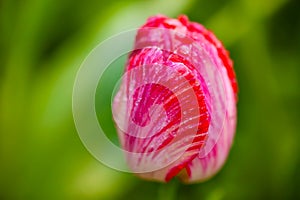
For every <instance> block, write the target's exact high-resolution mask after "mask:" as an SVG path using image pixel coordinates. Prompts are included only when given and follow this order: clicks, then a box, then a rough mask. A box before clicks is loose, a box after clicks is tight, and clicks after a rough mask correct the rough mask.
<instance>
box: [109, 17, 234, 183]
mask: <svg viewBox="0 0 300 200" xmlns="http://www.w3.org/2000/svg"><path fill="white" fill-rule="evenodd" d="M236 95H237V82H236V78H235V73H234V70H233V67H232V61H231V59H230V58H229V53H228V51H226V50H225V48H224V47H223V45H222V43H221V42H220V41H219V40H218V39H217V38H216V37H215V35H214V34H213V33H212V32H211V31H209V30H207V29H205V28H204V27H203V26H202V25H200V24H198V23H195V22H190V21H189V20H188V18H187V17H186V16H179V17H178V19H170V18H167V17H165V16H161V15H158V16H154V17H150V18H149V19H148V20H147V22H146V23H145V24H144V25H143V26H142V27H141V28H140V29H139V30H138V33H137V35H136V40H135V45H134V50H133V51H132V52H131V54H130V56H129V59H128V61H127V64H126V68H125V74H124V76H123V80H122V82H121V86H120V89H119V91H118V93H117V95H116V97H115V99H114V102H113V114H114V120H115V123H116V126H117V129H118V135H119V138H120V142H121V145H122V147H123V149H124V150H125V152H126V159H127V162H128V165H129V167H130V168H131V170H132V171H133V172H135V173H137V175H138V176H140V177H142V178H146V179H151V180H158V181H169V180H171V179H172V178H173V177H175V176H178V177H179V178H180V179H181V180H182V181H184V182H196V181H203V180H205V179H208V178H209V177H211V176H213V175H214V174H215V173H216V172H217V171H218V170H219V169H220V168H221V167H222V165H223V164H224V162H225V160H226V158H227V155H228V153H229V150H230V147H231V144H232V140H233V136H234V133H235V126H236V102H237V98H236Z"/></svg>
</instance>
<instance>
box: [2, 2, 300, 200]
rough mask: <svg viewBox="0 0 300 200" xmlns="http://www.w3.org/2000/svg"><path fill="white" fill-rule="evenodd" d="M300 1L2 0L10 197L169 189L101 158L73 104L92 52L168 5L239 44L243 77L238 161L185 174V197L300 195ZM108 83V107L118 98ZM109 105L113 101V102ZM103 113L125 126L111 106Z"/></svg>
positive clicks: (120, 195) (181, 194)
mask: <svg viewBox="0 0 300 200" xmlns="http://www.w3.org/2000/svg"><path fill="white" fill-rule="evenodd" d="M299 10H300V4H299V1H296V0H294V1H292V0H290V1H288V0H273V1H271V0H267V1H259V0H253V1H246V0H242V1H238V0H229V1H216V0H213V1H208V0H203V1H196V0H194V1H184V0H180V1H176V3H175V2H174V1H170V0H166V1H159V0H156V1H151V2H150V1H138V0H134V1H128V0H126V1H108V0H106V1H95V0H94V1H89V2H86V1H85V2H83V1H77V2H74V1H70V0H65V1H57V0H43V1H38V0H28V1H14V0H3V1H1V2H0V199H128V198H130V199H141V198H143V199H153V198H154V196H158V195H159V194H158V191H159V189H158V188H159V187H160V185H161V184H158V183H151V182H146V181H142V180H139V179H137V178H135V177H134V176H132V175H130V174H124V173H121V172H117V171H114V170H112V169H109V168H107V167H105V166H103V165H102V164H100V163H98V162H97V161H96V160H95V159H94V158H92V156H91V155H90V154H89V153H88V152H87V151H86V150H85V148H84V147H83V145H82V144H81V142H80V140H79V137H78V135H77V133H76V130H75V127H74V124H73V119H72V113H71V96H72V86H73V82H74V79H75V75H76V71H77V70H78V68H79V66H80V64H81V62H82V61H83V59H84V57H85V56H86V54H87V53H88V52H89V51H90V50H91V49H92V48H93V47H94V46H95V45H96V44H97V43H99V42H100V41H102V40H104V39H105V38H106V37H109V36H110V35H112V34H116V33H118V32H120V31H123V30H127V29H129V28H135V27H137V26H139V25H141V24H142V23H143V22H144V21H145V20H146V18H147V17H148V16H150V15H154V14H157V13H162V14H165V15H168V16H170V17H176V16H177V15H179V14H181V13H185V14H187V15H188V16H189V17H190V19H191V20H193V21H198V22H201V23H203V24H204V25H205V26H207V27H208V28H210V29H212V30H213V31H214V32H215V33H216V35H217V36H218V37H219V38H220V39H221V40H222V41H223V42H224V44H225V46H226V47H227V48H228V49H229V50H230V52H231V57H232V58H233V60H234V63H235V70H236V72H237V77H238V82H239V88H240V93H239V104H238V109H239V110H238V111H239V118H238V127H237V135H236V138H235V143H234V146H233V148H232V151H231V153H230V156H229V159H228V162H227V163H226V165H225V166H224V168H223V169H222V171H221V172H220V173H219V174H218V175H217V176H215V177H214V178H213V179H211V180H210V181H208V182H205V183H202V184H195V185H191V186H185V185H183V186H180V187H179V189H178V198H179V199H198V198H200V199H208V200H213V199H300V192H299V189H298V188H300V172H299V169H300V156H299V151H300V148H299V145H298V143H299V141H300V135H299V119H300V116H299V113H300V112H299V111H300V107H299V102H300V93H299V91H300V90H299V86H300V83H299V80H300V79H299V75H300V73H299V72H300V69H299V63H300V62H299V61H300V60H299V55H300V37H299V33H300V14H299V12H298V11H299ZM112 73H113V72H112ZM104 81H105V80H104ZM105 83H107V84H108V85H107V87H108V88H109V87H111V86H113V84H114V83H113V81H111V82H110V83H108V82H106V81H105ZM99 86H100V85H99ZM106 92H107V93H106V94H105V95H104V94H102V95H100V96H99V101H98V102H97V103H98V104H97V106H98V107H99V105H100V107H101V105H102V102H101V101H102V100H104V99H106V98H107V99H108V98H110V92H111V91H110V90H107V91H106ZM98 95H99V94H98ZM101 108H102V107H101ZM103 109H104V110H105V112H106V113H108V112H109V105H108V104H106V106H103ZM102 117H103V119H105V118H106V121H105V120H104V121H103V120H101V122H102V123H103V125H104V126H106V128H107V130H114V129H113V127H112V126H111V124H109V123H110V122H111V119H110V115H109V116H106V115H103V116H102Z"/></svg>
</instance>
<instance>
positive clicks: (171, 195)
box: [158, 178, 180, 200]
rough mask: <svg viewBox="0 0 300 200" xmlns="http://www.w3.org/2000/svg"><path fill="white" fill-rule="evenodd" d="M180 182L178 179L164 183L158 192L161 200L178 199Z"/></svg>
mask: <svg viewBox="0 0 300 200" xmlns="http://www.w3.org/2000/svg"><path fill="white" fill-rule="evenodd" d="M179 186H180V182H179V180H178V179H176V178H175V179H172V180H171V181H170V182H168V183H162V184H161V185H160V187H159V191H158V199H159V200H175V199H177V191H178V189H179Z"/></svg>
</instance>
